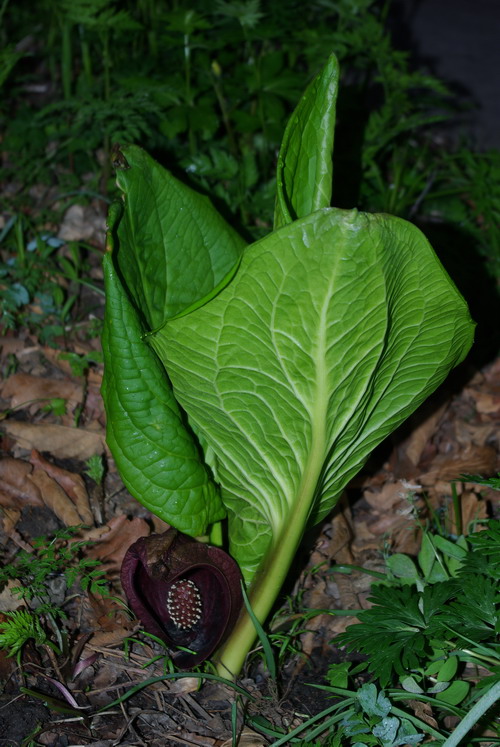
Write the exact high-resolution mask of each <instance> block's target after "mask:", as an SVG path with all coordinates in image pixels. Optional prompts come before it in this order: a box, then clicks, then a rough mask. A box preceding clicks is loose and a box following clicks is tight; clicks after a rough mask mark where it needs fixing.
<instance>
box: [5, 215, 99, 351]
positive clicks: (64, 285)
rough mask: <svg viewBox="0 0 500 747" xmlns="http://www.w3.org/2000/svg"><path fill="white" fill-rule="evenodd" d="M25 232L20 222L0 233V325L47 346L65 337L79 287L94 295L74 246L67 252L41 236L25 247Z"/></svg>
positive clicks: (14, 221) (58, 243) (61, 244)
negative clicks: (86, 287)
mask: <svg viewBox="0 0 500 747" xmlns="http://www.w3.org/2000/svg"><path fill="white" fill-rule="evenodd" d="M26 232H27V227H26V226H25V221H24V220H23V219H22V218H21V217H20V216H15V217H14V218H13V219H12V220H11V221H10V223H8V224H7V226H6V227H5V229H4V230H3V232H2V239H1V240H0V244H1V247H2V248H1V250H0V300H1V301H2V316H1V318H0V324H1V325H2V327H3V328H4V329H18V328H19V327H21V326H25V327H27V328H29V329H31V330H35V331H36V332H37V333H38V335H39V337H40V340H41V341H42V342H47V343H49V344H51V343H52V342H53V340H54V338H55V337H60V336H62V337H64V336H65V334H66V325H67V324H68V322H69V320H70V314H71V310H72V309H73V306H74V305H75V303H76V301H77V298H78V294H79V289H80V287H81V285H82V284H83V285H90V286H91V287H93V288H94V289H95V290H97V291H99V289H97V288H95V287H94V286H93V285H92V283H90V282H89V281H88V280H87V279H86V277H85V276H86V275H87V274H88V269H89V268H88V263H87V261H86V259H85V257H84V251H83V249H82V248H81V247H79V246H78V245H77V244H76V243H74V242H73V243H70V244H69V245H68V246H67V247H66V244H65V242H64V241H62V240H61V239H58V238H56V237H55V236H50V235H49V234H46V233H42V234H37V235H36V236H35V238H34V239H32V240H31V241H28V242H27V241H26V239H25V233H26ZM63 247H65V252H66V254H65V253H63V252H62V248H63Z"/></svg>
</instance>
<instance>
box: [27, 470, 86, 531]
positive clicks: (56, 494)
mask: <svg viewBox="0 0 500 747" xmlns="http://www.w3.org/2000/svg"><path fill="white" fill-rule="evenodd" d="M29 479H30V480H32V482H33V484H34V485H36V486H37V488H38V489H39V490H40V493H41V495H42V500H43V502H44V503H45V505H46V506H47V508H50V509H51V510H52V511H53V512H54V513H55V515H56V516H57V518H58V519H60V520H61V521H62V522H63V524H65V525H66V526H67V527H72V526H76V525H77V524H82V523H83V522H82V517H81V516H80V514H79V513H78V511H77V510H76V508H75V506H74V504H73V502H72V501H71V499H70V498H69V497H68V496H67V495H66V493H65V492H64V490H63V489H62V488H61V486H60V485H58V484H57V482H56V481H55V480H54V479H53V478H52V477H49V475H48V474H47V473H46V472H45V470H43V469H34V470H33V472H32V474H31V475H29Z"/></svg>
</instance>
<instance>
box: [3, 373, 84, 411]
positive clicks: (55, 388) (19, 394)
mask: <svg viewBox="0 0 500 747" xmlns="http://www.w3.org/2000/svg"><path fill="white" fill-rule="evenodd" d="M2 396H3V397H4V398H5V399H9V398H10V407H11V408H23V407H28V408H29V409H30V412H31V413H34V412H37V411H38V410H39V409H40V408H41V407H43V406H44V405H45V404H47V402H48V401H50V400H51V399H56V398H60V399H64V400H66V401H67V403H68V409H69V410H71V411H73V410H75V409H76V407H78V405H79V404H80V403H81V402H82V398H83V386H82V384H79V383H78V382H76V381H70V380H68V379H46V378H42V377H41V376H31V374H27V373H15V374H12V376H9V378H8V379H6V380H5V382H4V384H3V385H2Z"/></svg>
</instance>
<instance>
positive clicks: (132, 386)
mask: <svg viewBox="0 0 500 747" xmlns="http://www.w3.org/2000/svg"><path fill="white" fill-rule="evenodd" d="M114 161H115V166H116V168H117V181H118V185H119V186H120V187H121V189H122V190H123V193H124V195H123V204H122V202H119V203H115V204H114V205H113V206H112V209H111V210H110V214H109V217H108V226H109V231H108V254H107V256H106V259H105V262H104V275H105V284H106V313H105V320H104V334H103V350H104V360H105V371H104V381H103V398H104V403H105V406H106V414H107V441H108V444H109V447H110V449H111V452H112V454H113V457H114V459H115V461H116V464H117V466H118V469H119V470H120V473H121V476H122V478H123V481H124V482H125V484H126V486H127V487H128V489H129V490H130V492H131V493H132V495H134V496H135V497H136V498H137V500H139V501H140V502H141V503H142V504H144V505H145V506H146V507H147V508H149V509H150V510H151V511H152V512H153V513H155V514H156V515H158V516H160V517H161V518H162V519H164V520H165V521H167V522H168V523H170V524H172V525H174V526H175V527H176V528H177V529H179V530H181V531H182V532H185V533H186V534H191V535H197V534H202V533H204V532H205V531H206V529H207V525H208V524H210V523H212V522H214V521H217V520H219V519H221V518H223V517H224V516H225V509H224V507H223V505H222V503H221V499H220V495H219V491H218V488H217V487H216V485H215V484H214V482H213V481H212V479H211V474H210V471H209V468H208V467H207V465H206V464H205V461H204V457H203V454H202V450H201V448H200V445H199V443H198V440H197V439H196V438H195V437H194V436H193V434H192V431H191V430H190V428H189V427H188V426H187V424H186V422H185V417H184V415H183V413H182V412H181V411H180V409H179V406H178V404H177V402H176V400H175V398H174V396H173V393H172V388H171V385H170V382H169V380H168V378H167V377H166V376H165V371H164V369H163V367H162V365H161V363H160V362H159V360H158V358H157V357H156V355H155V354H154V353H153V352H152V350H151V348H150V347H149V346H148V345H146V343H144V342H143V339H142V338H143V336H144V334H145V333H146V332H148V331H149V330H150V329H151V328H154V327H156V326H158V325H160V324H162V323H163V322H164V321H165V320H166V319H168V318H169V317H170V316H173V315H176V314H179V313H182V312H185V311H186V309H188V308H191V307H193V306H196V305H197V304H199V303H203V302H204V301H206V300H207V299H208V298H210V297H211V296H212V295H213V294H214V293H215V292H216V291H217V289H218V288H219V287H222V286H224V284H225V283H227V282H228V280H229V278H230V277H231V275H232V273H233V272H234V271H235V270H236V268H237V266H238V263H239V257H240V254H241V252H242V249H243V247H244V245H245V242H244V241H243V239H241V237H239V236H238V234H237V233H236V232H235V231H234V230H233V229H232V228H231V227H230V226H229V225H228V224H227V223H226V222H225V221H224V219H223V218H222V217H221V216H220V215H219V213H218V212H217V211H216V210H215V209H214V207H213V206H212V204H211V202H210V201H209V200H208V198H206V197H203V196H201V195H199V194H198V193H197V192H194V191H193V190H192V189H189V188H188V187H186V186H185V185H184V184H182V183H181V182H179V181H178V180H177V179H175V178H174V177H173V176H172V175H171V174H170V173H169V172H168V171H166V170H165V169H163V168H162V167H161V166H159V164H157V163H156V162H155V161H154V160H153V159H152V158H151V157H150V156H148V155H147V153H145V152H144V151H142V150H141V149H140V148H138V147H136V146H127V147H124V148H121V149H119V150H118V151H115V154H114Z"/></svg>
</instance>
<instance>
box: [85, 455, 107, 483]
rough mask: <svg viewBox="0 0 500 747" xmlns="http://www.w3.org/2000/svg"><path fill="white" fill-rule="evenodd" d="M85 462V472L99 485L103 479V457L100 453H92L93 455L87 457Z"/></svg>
mask: <svg viewBox="0 0 500 747" xmlns="http://www.w3.org/2000/svg"><path fill="white" fill-rule="evenodd" d="M86 464H87V469H86V470H85V474H86V475H88V476H89V477H90V479H91V480H93V481H94V482H96V483H97V484H98V485H100V484H101V482H102V481H103V479H104V472H105V467H104V459H103V458H102V456H101V455H100V454H93V456H91V457H89V459H87V462H86Z"/></svg>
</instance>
